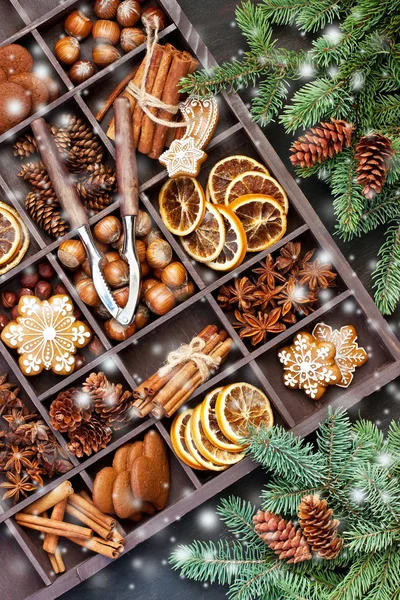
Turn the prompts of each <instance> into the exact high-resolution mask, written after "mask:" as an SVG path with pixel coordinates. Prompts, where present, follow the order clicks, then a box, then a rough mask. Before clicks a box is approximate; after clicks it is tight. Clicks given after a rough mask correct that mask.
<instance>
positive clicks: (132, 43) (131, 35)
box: [119, 27, 146, 54]
mask: <svg viewBox="0 0 400 600" xmlns="http://www.w3.org/2000/svg"><path fill="white" fill-rule="evenodd" d="M145 41H146V34H145V33H144V31H142V30H141V29H139V28H138V27H125V28H124V29H123V30H122V31H121V36H120V38H119V43H120V45H121V48H122V50H123V51H124V52H125V54H127V53H128V52H130V51H131V50H134V49H135V48H137V47H138V46H140V45H141V44H143V43H144V42H145Z"/></svg>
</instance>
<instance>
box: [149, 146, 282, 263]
mask: <svg viewBox="0 0 400 600" xmlns="http://www.w3.org/2000/svg"><path fill="white" fill-rule="evenodd" d="M159 207H160V214H161V218H162V220H163V222H164V224H165V226H166V227H167V229H168V230H169V231H170V232H171V233H173V234H174V235H177V236H179V237H180V238H181V242H182V245H183V247H184V249H185V250H186V252H187V253H188V254H189V256H191V257H192V258H193V259H194V260H197V261H198V262H201V263H205V264H206V265H207V266H209V267H210V268H212V269H215V270H216V271H230V270H232V269H234V268H235V267H238V266H239V265H240V264H241V263H242V261H243V260H244V257H245V255H246V252H259V251H261V250H265V249H266V248H268V247H269V246H271V245H272V244H274V243H275V242H277V241H278V240H279V239H280V238H281V237H282V236H283V235H284V233H285V231H286V214H287V211H288V208H289V203H288V199H287V195H286V193H285V191H284V190H283V188H282V187H281V186H280V184H279V183H278V182H277V181H276V180H275V179H274V178H273V177H271V176H270V174H269V172H268V170H267V169H266V167H264V166H263V165H262V164H260V163H259V162H257V161H256V160H254V158H251V157H249V156H241V155H235V156H228V157H226V158H224V159H222V160H220V161H219V162H218V163H217V164H216V165H214V167H213V168H212V169H211V172H210V175H209V177H208V182H207V186H206V191H205V193H204V191H203V188H202V187H201V185H200V183H199V182H198V181H197V180H196V179H193V178H191V177H177V178H174V179H169V180H168V181H167V182H166V183H165V184H164V185H163V187H162V189H161V191H160V195H159Z"/></svg>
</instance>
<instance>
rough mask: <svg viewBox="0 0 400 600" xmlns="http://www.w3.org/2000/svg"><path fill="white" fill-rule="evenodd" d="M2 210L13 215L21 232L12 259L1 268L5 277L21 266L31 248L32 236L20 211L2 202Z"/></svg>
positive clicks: (0, 204)
mask: <svg viewBox="0 0 400 600" xmlns="http://www.w3.org/2000/svg"><path fill="white" fill-rule="evenodd" d="M1 210H5V211H6V212H7V213H9V214H11V216H13V217H14V219H15V220H16V221H17V222H18V224H19V230H20V239H19V243H18V246H17V249H16V250H15V252H14V253H13V255H12V256H11V257H10V259H9V260H8V261H7V262H6V263H5V264H3V265H2V266H1V267H0V275H4V273H7V272H8V271H11V269H13V268H14V267H16V266H17V265H19V263H20V262H21V260H22V259H23V257H24V256H25V254H26V251H27V250H28V248H29V244H30V236H29V231H28V228H27V226H26V225H25V223H24V222H23V220H22V219H21V217H20V215H19V213H18V211H17V210H15V208H13V207H12V206H9V205H8V204H5V203H4V202H0V211H1Z"/></svg>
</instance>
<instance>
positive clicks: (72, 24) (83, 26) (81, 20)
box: [64, 10, 93, 41]
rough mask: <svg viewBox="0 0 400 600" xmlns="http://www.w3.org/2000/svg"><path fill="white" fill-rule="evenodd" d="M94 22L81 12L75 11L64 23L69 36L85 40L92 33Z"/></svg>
mask: <svg viewBox="0 0 400 600" xmlns="http://www.w3.org/2000/svg"><path fill="white" fill-rule="evenodd" d="M92 25H93V23H92V21H91V20H90V19H89V17H87V16H86V15H85V13H83V12H82V11H81V10H74V11H72V13H70V14H69V15H68V16H67V18H66V19H65V21H64V29H65V31H66V33H67V34H68V35H72V36H74V37H76V38H77V39H78V40H79V41H80V40H84V39H85V38H87V36H88V35H89V34H90V32H91V31H92Z"/></svg>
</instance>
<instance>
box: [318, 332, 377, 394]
mask: <svg viewBox="0 0 400 600" xmlns="http://www.w3.org/2000/svg"><path fill="white" fill-rule="evenodd" d="M312 334H313V336H314V337H315V339H317V340H319V341H327V342H332V343H333V344H334V345H335V347H336V356H335V361H336V364H337V366H338V367H339V369H340V372H341V374H342V381H341V382H340V383H337V384H336V385H338V386H340V387H344V388H347V387H349V385H350V383H351V382H352V381H353V377H354V371H355V370H356V368H357V367H361V366H362V365H363V364H365V363H366V362H367V360H368V354H367V351H366V350H364V348H360V347H359V345H358V344H357V341H356V340H357V331H356V329H355V327H353V325H344V326H343V327H341V328H340V329H332V327H331V326H330V325H325V324H324V323H318V324H317V325H316V326H315V327H314V331H313V333H312Z"/></svg>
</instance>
